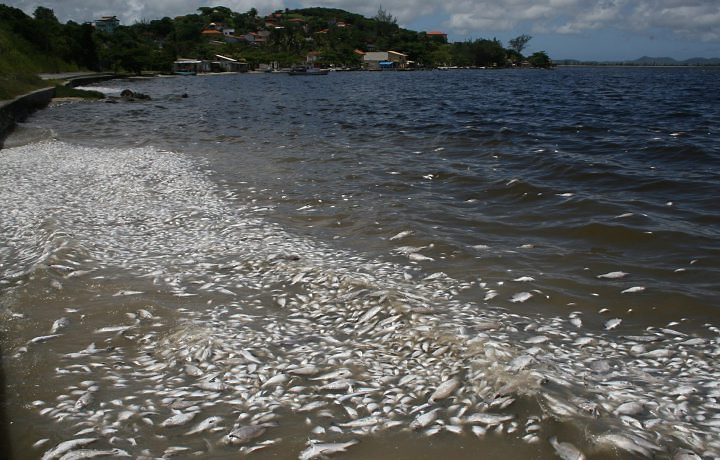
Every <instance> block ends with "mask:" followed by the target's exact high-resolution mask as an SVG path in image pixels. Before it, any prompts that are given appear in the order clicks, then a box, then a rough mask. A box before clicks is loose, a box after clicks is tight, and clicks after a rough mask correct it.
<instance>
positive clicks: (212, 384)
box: [195, 380, 227, 391]
mask: <svg viewBox="0 0 720 460" xmlns="http://www.w3.org/2000/svg"><path fill="white" fill-rule="evenodd" d="M195 386H196V387H198V388H200V389H201V390H205V391H224V390H225V389H227V386H226V385H225V384H224V383H223V382H222V381H220V380H211V381H209V382H198V383H196V384H195Z"/></svg>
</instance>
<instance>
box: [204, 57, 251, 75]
mask: <svg viewBox="0 0 720 460" xmlns="http://www.w3.org/2000/svg"><path fill="white" fill-rule="evenodd" d="M247 71H248V63H247V62H245V61H238V60H237V59H233V58H231V57H227V56H222V55H220V54H216V55H215V59H214V60H213V61H210V72H247Z"/></svg>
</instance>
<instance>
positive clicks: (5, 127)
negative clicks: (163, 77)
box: [0, 73, 124, 150]
mask: <svg viewBox="0 0 720 460" xmlns="http://www.w3.org/2000/svg"><path fill="white" fill-rule="evenodd" d="M123 76H124V75H117V74H107V73H103V74H99V73H92V74H84V73H83V74H42V75H41V78H42V79H43V80H50V79H54V78H58V79H64V80H66V82H65V85H66V86H69V87H71V88H75V87H77V86H81V85H88V84H91V83H97V82H99V81H105V80H112V79H115V78H120V77H123ZM54 97H55V86H48V87H46V88H40V89H37V90H35V91H32V92H29V93H26V94H21V95H20V96H17V97H15V98H14V99H9V100H6V101H0V150H2V149H3V146H4V143H5V139H7V137H8V136H9V135H10V133H12V132H13V131H14V130H15V127H16V126H17V124H18V123H22V122H23V121H25V120H26V119H27V117H28V116H30V115H31V114H32V113H33V112H36V111H37V110H41V109H44V108H45V107H47V106H48V105H49V104H50V102H52V100H53V98H54Z"/></svg>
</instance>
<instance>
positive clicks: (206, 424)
mask: <svg viewBox="0 0 720 460" xmlns="http://www.w3.org/2000/svg"><path fill="white" fill-rule="evenodd" d="M221 421H222V417H218V416H214V415H213V416H212V417H208V418H206V419H205V420H203V421H202V422H200V423H198V424H197V425H195V426H194V427H193V428H192V429H191V430H190V431H188V432H187V433H185V435H186V436H187V435H191V434H197V433H202V432H203V431H207V430H209V429H210V428H212V427H214V426H215V425H217V424H218V423H219V422H221Z"/></svg>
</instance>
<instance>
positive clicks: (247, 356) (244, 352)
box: [240, 350, 262, 364]
mask: <svg viewBox="0 0 720 460" xmlns="http://www.w3.org/2000/svg"><path fill="white" fill-rule="evenodd" d="M240 354H241V355H243V358H245V359H247V360H248V361H250V362H252V363H255V364H262V361H260V360H259V359H257V358H256V357H255V355H253V354H252V353H250V352H249V351H247V350H240Z"/></svg>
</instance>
